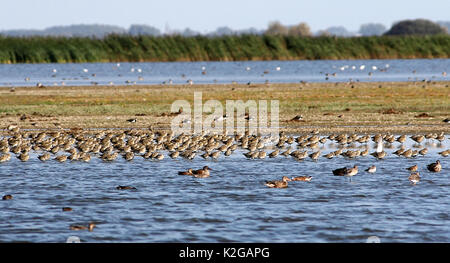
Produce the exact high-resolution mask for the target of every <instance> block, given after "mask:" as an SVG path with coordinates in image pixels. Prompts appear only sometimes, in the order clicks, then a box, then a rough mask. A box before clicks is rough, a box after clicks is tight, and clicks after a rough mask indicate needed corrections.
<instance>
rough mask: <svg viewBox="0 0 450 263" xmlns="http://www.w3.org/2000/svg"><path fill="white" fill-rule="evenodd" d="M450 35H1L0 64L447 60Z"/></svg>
mask: <svg viewBox="0 0 450 263" xmlns="http://www.w3.org/2000/svg"><path fill="white" fill-rule="evenodd" d="M449 56H450V36H448V35H437V36H381V37H352V38H339V37H296V36H268V35H242V36H223V37H206V36H195V37H182V36H163V37H152V36H128V35H109V36H107V37H105V38H101V39H96V38H81V37H72V38H66V37H27V38H21V37H3V36H0V63H69V62H74V63H83V62H118V61H128V62H153V61H155V62H156V61H242V60H244V61H245V60H316V59H331V60H334V59H399V58H402V59H412V58H449Z"/></svg>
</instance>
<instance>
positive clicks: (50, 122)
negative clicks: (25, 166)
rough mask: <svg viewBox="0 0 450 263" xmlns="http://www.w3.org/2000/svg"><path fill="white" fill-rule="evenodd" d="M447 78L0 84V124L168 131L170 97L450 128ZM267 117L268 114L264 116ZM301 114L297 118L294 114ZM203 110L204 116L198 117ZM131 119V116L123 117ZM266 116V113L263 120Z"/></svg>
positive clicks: (360, 123)
mask: <svg viewBox="0 0 450 263" xmlns="http://www.w3.org/2000/svg"><path fill="white" fill-rule="evenodd" d="M449 84H450V82H448V81H437V82H434V81H427V82H422V81H421V82H364V83H362V82H353V83H288V84H250V85H247V84H209V85H126V86H48V87H40V88H38V87H16V88H14V89H11V88H7V87H3V88H0V127H1V128H3V129H4V128H6V127H7V126H8V125H10V124H13V125H18V126H19V127H21V128H22V129H37V130H40V129H59V128H64V129H73V128H82V129H89V128H92V129H94V128H105V129H107V128H124V129H129V128H149V127H152V128H157V129H170V123H171V120H172V118H173V117H171V116H169V113H170V109H171V105H172V103H173V102H174V101H176V100H187V101H188V102H189V103H191V105H192V107H193V105H194V102H193V101H194V92H202V100H203V103H204V102H206V101H207V100H218V101H220V102H221V103H222V105H224V108H225V104H226V100H242V101H244V102H245V101H247V100H255V101H256V102H258V101H259V100H267V101H268V103H269V111H270V101H271V100H278V101H279V112H280V114H279V126H280V129H281V130H286V131H288V132H293V133H302V132H310V131H311V130H318V131H319V132H323V133H329V132H357V133H364V132H366V133H369V132H391V133H418V132H428V131H430V132H445V133H449V132H450V123H448V122H444V120H445V119H447V118H450V87H449ZM269 115H270V114H269ZM298 115H301V117H302V118H300V119H299V120H297V119H295V118H294V117H296V116H298ZM205 116H207V114H204V117H205ZM129 119H136V122H129V121H127V120H129ZM269 119H270V118H269Z"/></svg>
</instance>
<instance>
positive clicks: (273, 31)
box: [265, 21, 289, 36]
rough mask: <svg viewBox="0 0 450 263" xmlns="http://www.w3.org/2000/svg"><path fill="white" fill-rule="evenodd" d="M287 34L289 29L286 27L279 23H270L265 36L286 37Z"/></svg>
mask: <svg viewBox="0 0 450 263" xmlns="http://www.w3.org/2000/svg"><path fill="white" fill-rule="evenodd" d="M288 33H289V29H288V28H287V27H286V26H283V25H282V24H281V23H280V22H278V21H275V22H270V23H269V27H268V28H267V30H266V32H265V34H266V35H272V36H276V35H281V36H286V35H287V34H288Z"/></svg>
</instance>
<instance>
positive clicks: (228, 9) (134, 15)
mask: <svg viewBox="0 0 450 263" xmlns="http://www.w3.org/2000/svg"><path fill="white" fill-rule="evenodd" d="M0 10H1V11H2V12H1V15H0V30H8V29H44V28H46V27H49V26H54V25H70V24H94V23H96V24H110V25H118V26H121V27H125V28H128V27H129V26H130V25H131V24H148V25H152V26H155V27H157V28H159V29H161V30H162V31H164V29H165V27H166V25H168V26H169V27H170V28H171V29H184V28H186V27H189V28H191V29H193V30H196V31H200V32H201V33H205V32H208V31H213V30H215V29H216V28H217V27H220V26H229V27H231V28H232V29H244V28H249V27H255V28H257V29H264V28H266V27H267V25H268V23H269V22H270V21H275V20H277V21H280V22H281V23H282V24H285V25H291V24H297V23H299V22H306V23H308V24H309V25H310V27H311V29H312V30H313V31H318V30H320V29H325V28H327V27H330V26H344V27H346V28H347V29H348V30H351V31H357V30H358V29H359V26H360V25H361V24H363V23H368V22H376V23H382V24H384V25H385V26H386V27H388V28H389V27H390V26H391V24H392V23H393V22H395V21H399V20H403V19H415V18H426V19H430V20H433V21H438V20H444V21H450V12H449V10H450V0H426V1H424V0H370V1H363V0H297V1H295V0H276V1H265V0H259V1H258V0H221V1H215V0H185V1H182V0H158V1H153V0H148V1H143V0H126V1H124V0H2V1H1V4H0Z"/></svg>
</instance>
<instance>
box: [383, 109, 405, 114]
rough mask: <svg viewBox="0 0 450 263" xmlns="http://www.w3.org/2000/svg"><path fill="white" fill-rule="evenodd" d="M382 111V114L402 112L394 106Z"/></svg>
mask: <svg viewBox="0 0 450 263" xmlns="http://www.w3.org/2000/svg"><path fill="white" fill-rule="evenodd" d="M382 113H383V114H402V113H403V112H402V111H399V110H396V109H394V108H390V109H387V110H384V111H383V112H382Z"/></svg>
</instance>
